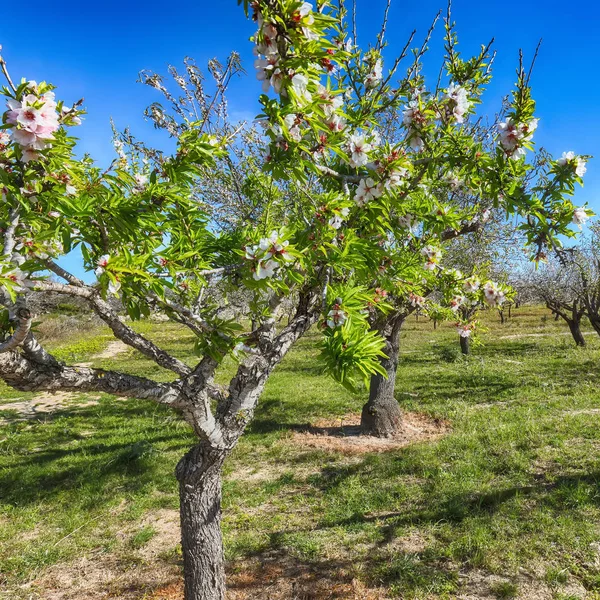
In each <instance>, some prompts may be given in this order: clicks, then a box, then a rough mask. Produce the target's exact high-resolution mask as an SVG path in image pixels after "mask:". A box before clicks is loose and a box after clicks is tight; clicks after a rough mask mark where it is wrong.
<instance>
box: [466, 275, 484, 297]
mask: <svg viewBox="0 0 600 600" xmlns="http://www.w3.org/2000/svg"><path fill="white" fill-rule="evenodd" d="M480 287H481V282H480V281H479V279H478V278H477V277H475V276H473V277H469V278H468V279H465V281H464V283H463V288H464V290H465V292H466V293H467V294H474V293H475V292H477V291H478V290H479V288H480Z"/></svg>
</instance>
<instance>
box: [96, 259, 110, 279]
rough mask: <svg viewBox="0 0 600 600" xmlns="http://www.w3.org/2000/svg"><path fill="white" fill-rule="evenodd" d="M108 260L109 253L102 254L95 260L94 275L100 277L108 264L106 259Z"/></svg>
mask: <svg viewBox="0 0 600 600" xmlns="http://www.w3.org/2000/svg"><path fill="white" fill-rule="evenodd" d="M109 260H110V255H109V254H103V255H102V256H101V257H100V258H99V259H98V260H97V262H96V265H97V266H96V270H95V271H94V273H96V277H100V275H102V273H104V270H105V269H106V267H107V265H108V261H109Z"/></svg>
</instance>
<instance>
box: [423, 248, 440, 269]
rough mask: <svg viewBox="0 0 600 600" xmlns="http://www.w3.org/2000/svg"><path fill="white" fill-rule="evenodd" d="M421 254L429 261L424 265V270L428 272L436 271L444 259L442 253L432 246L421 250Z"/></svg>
mask: <svg viewBox="0 0 600 600" xmlns="http://www.w3.org/2000/svg"><path fill="white" fill-rule="evenodd" d="M421 254H422V255H423V256H424V257H425V258H426V259H427V262H426V263H425V265H424V268H425V270H427V271H433V270H435V268H436V267H437V266H438V265H439V262H440V260H441V259H442V251H441V250H440V249H439V248H436V247H435V246H431V245H429V246H425V248H423V249H422V250H421Z"/></svg>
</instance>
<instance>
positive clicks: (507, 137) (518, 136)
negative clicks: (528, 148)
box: [498, 117, 538, 160]
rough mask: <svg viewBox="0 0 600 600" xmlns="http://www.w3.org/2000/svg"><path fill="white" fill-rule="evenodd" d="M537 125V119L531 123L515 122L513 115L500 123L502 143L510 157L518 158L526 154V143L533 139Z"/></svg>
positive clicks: (499, 129) (499, 131)
mask: <svg viewBox="0 0 600 600" xmlns="http://www.w3.org/2000/svg"><path fill="white" fill-rule="evenodd" d="M537 126H538V120H537V119H532V120H531V121H529V123H515V122H514V121H513V119H512V118H511V117H508V118H507V119H506V121H505V122H504V123H499V124H498V134H499V139H500V145H501V146H502V148H503V149H504V152H505V153H506V155H507V156H508V157H509V158H512V159H513V160H518V159H520V158H523V157H524V156H525V148H524V144H525V143H526V142H529V141H531V139H532V138H533V132H534V131H535V130H536V129H537Z"/></svg>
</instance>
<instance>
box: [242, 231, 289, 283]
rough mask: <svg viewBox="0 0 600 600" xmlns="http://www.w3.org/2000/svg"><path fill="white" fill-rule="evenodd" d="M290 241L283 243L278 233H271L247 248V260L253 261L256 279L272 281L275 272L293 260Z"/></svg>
mask: <svg viewBox="0 0 600 600" xmlns="http://www.w3.org/2000/svg"><path fill="white" fill-rule="evenodd" d="M288 245H289V241H287V240H286V241H283V242H282V241H281V235H280V234H279V232H277V231H273V232H271V235H270V236H269V237H266V238H262V239H261V240H260V242H259V243H258V244H255V245H254V246H248V247H246V249H245V250H246V254H245V256H246V259H248V260H251V261H252V263H253V264H252V271H253V272H254V275H253V277H254V279H255V280H256V281H260V280H261V279H270V278H271V277H273V276H274V275H275V271H276V270H277V269H278V268H279V267H280V266H282V264H285V263H286V262H289V261H291V260H293V258H292V257H291V256H290V255H289V253H288V251H287V247H288Z"/></svg>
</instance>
